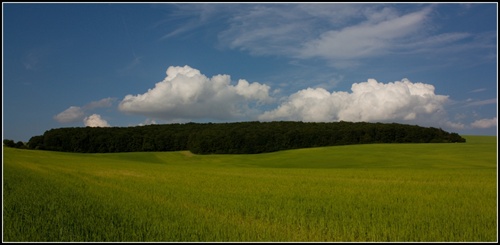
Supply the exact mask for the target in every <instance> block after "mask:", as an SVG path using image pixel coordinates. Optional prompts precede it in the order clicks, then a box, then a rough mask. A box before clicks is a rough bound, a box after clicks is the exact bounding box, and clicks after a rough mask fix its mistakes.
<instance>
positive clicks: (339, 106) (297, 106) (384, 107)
mask: <svg viewBox="0 0 500 245" xmlns="http://www.w3.org/2000/svg"><path fill="white" fill-rule="evenodd" d="M351 90H352V93H348V92H333V93H330V92H328V91H326V90H325V89H322V88H316V89H312V88H308V89H304V90H301V91H299V92H297V93H294V94H292V95H290V96H289V97H288V98H287V99H286V101H284V102H283V103H282V104H281V105H280V106H279V107H278V108H276V109H274V110H271V111H266V112H264V113H263V114H262V115H261V116H260V117H259V118H260V119H261V120H266V121H267V120H301V121H315V122H316V121H340V120H343V121H407V122H410V121H416V120H424V119H425V118H424V117H426V115H430V114H435V113H438V112H442V111H443V110H444V109H443V106H444V104H445V103H446V102H447V101H448V96H444V95H437V94H435V93H434V86H432V85H430V84H423V83H412V82H410V81H409V80H408V79H403V80H402V81H396V82H393V83H387V84H384V83H379V82H377V81H376V80H374V79H368V81H367V82H362V83H355V84H353V85H352V87H351Z"/></svg>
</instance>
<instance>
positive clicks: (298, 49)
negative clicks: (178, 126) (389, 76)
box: [164, 3, 495, 67]
mask: <svg viewBox="0 0 500 245" xmlns="http://www.w3.org/2000/svg"><path fill="white" fill-rule="evenodd" d="M179 6H180V7H179V10H178V11H176V12H174V13H173V14H172V16H181V17H182V18H183V19H184V20H185V21H183V24H182V25H180V26H179V27H178V28H177V29H175V30H173V31H170V32H168V34H166V35H165V36H164V38H168V37H173V36H179V35H184V34H187V33H189V31H190V30H193V29H196V28H200V27H202V26H204V25H205V24H204V23H210V22H211V21H215V20H217V21H220V23H222V24H221V26H220V27H219V29H217V30H215V31H217V32H216V35H217V38H218V41H219V46H220V47H226V48H230V49H237V50H241V51H245V52H248V53H250V54H253V55H279V56H284V57H288V58H293V59H314V58H320V59H324V60H326V61H328V62H329V63H330V64H331V65H333V66H335V67H350V66H357V65H358V64H360V63H362V62H363V61H364V59H366V58H373V57H380V56H383V55H398V54H399V55H405V54H406V55H408V54H415V53H428V54H435V53H436V52H439V53H442V54H446V53H447V52H448V53H449V52H464V51H470V50H475V49H492V48H494V47H495V38H494V37H495V35H491V34H488V33H475V34H472V33H467V32H439V29H438V28H437V27H436V24H435V23H434V21H435V19H436V16H439V14H436V11H437V10H436V9H438V6H439V5H435V4H430V5H429V4H428V5H410V6H411V7H410V8H408V9H407V10H406V11H405V12H402V10H401V9H396V8H395V7H394V6H390V5H386V4H346V3H341V4H339V3H316V4H252V5H244V4H243V5H235V4H213V5H210V4H208V5H200V6H198V5H194V6H190V5H179ZM207 25H208V24H207Z"/></svg>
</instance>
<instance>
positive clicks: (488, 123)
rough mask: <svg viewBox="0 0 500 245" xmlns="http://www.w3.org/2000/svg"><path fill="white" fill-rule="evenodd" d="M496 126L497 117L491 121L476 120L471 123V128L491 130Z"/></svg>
mask: <svg viewBox="0 0 500 245" xmlns="http://www.w3.org/2000/svg"><path fill="white" fill-rule="evenodd" d="M496 125H497V117H494V118H491V119H481V120H476V121H474V122H473V123H471V127H473V128H491V127H495V126H496Z"/></svg>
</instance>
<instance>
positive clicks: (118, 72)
mask: <svg viewBox="0 0 500 245" xmlns="http://www.w3.org/2000/svg"><path fill="white" fill-rule="evenodd" d="M2 5H3V13H2V18H3V21H2V23H3V28H2V30H3V33H2V37H3V38H2V41H3V47H2V48H3V52H2V53H3V57H2V69H3V72H2V74H3V78H2V82H3V83H2V85H3V89H2V91H3V95H2V99H3V110H2V111H3V138H4V139H13V140H15V141H19V140H21V141H28V140H29V138H30V137H32V136H35V135H41V134H43V133H44V132H45V131H46V130H49V129H51V128H60V127H83V126H101V127H104V126H120V127H121V126H137V125H146V124H153V123H157V124H163V123H183V122H234V121H255V120H259V121H275V120H294V121H340V120H343V121H368V122H398V123H405V124H412V125H415V124H417V125H421V126H426V127H428V126H430V127H439V128H442V129H444V130H446V131H450V132H457V133H459V134H466V135H467V134H475V135H497V107H498V100H497V95H498V87H497V86H498V85H497V78H498V77H497V76H498V73H497V62H498V58H497V54H498V39H497V38H498V27H497V24H496V23H497V22H498V16H497V15H498V12H497V9H498V8H497V7H498V6H497V4H496V3H482V4H474V3H470V4H418V3H413V4H393V3H386V4H333V3H330V4H323V3H313V4H249V3H247V4H221V3H212V4H142V3H141V4H139V3H137V4H115V3H104V4H31V3H30V4H27V3H25V4H15V3H3V4H2Z"/></svg>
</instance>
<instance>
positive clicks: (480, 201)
mask: <svg viewBox="0 0 500 245" xmlns="http://www.w3.org/2000/svg"><path fill="white" fill-rule="evenodd" d="M465 138H466V139H467V143H457V144H454V143H450V144H444V143H439V144H368V145H349V146H334V147H320V148H309V149H298V150H289V151H281V152H274V153H265V154H253V155H194V154H191V153H190V152H147V153H142V152H135V153H106V154H77V153H62V152H48V151H34V150H20V149H13V148H4V149H3V150H4V152H3V229H4V230H3V240H4V241H15V242H46V241H56V242H59V241H62V242H67V241H76V242H85V241H92V242H99V241H104V242H119V241H130V242H134V241H166V242H169V241H171V242H175V241H216V242H217V241H224V242H231V241H235V242H239V241H277V242H278V241H296V242H300V241H306V242H307V241H332V242H339V241H374V242H384V241H392V242H398V241H401V242H411V241H427V242H462V241H463V242H473V241H475V242H494V241H497V234H498V233H497V228H498V227H497V224H498V222H497V217H498V214H497V191H498V190H497V180H498V176H497V138H496V137H488V136H465Z"/></svg>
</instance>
